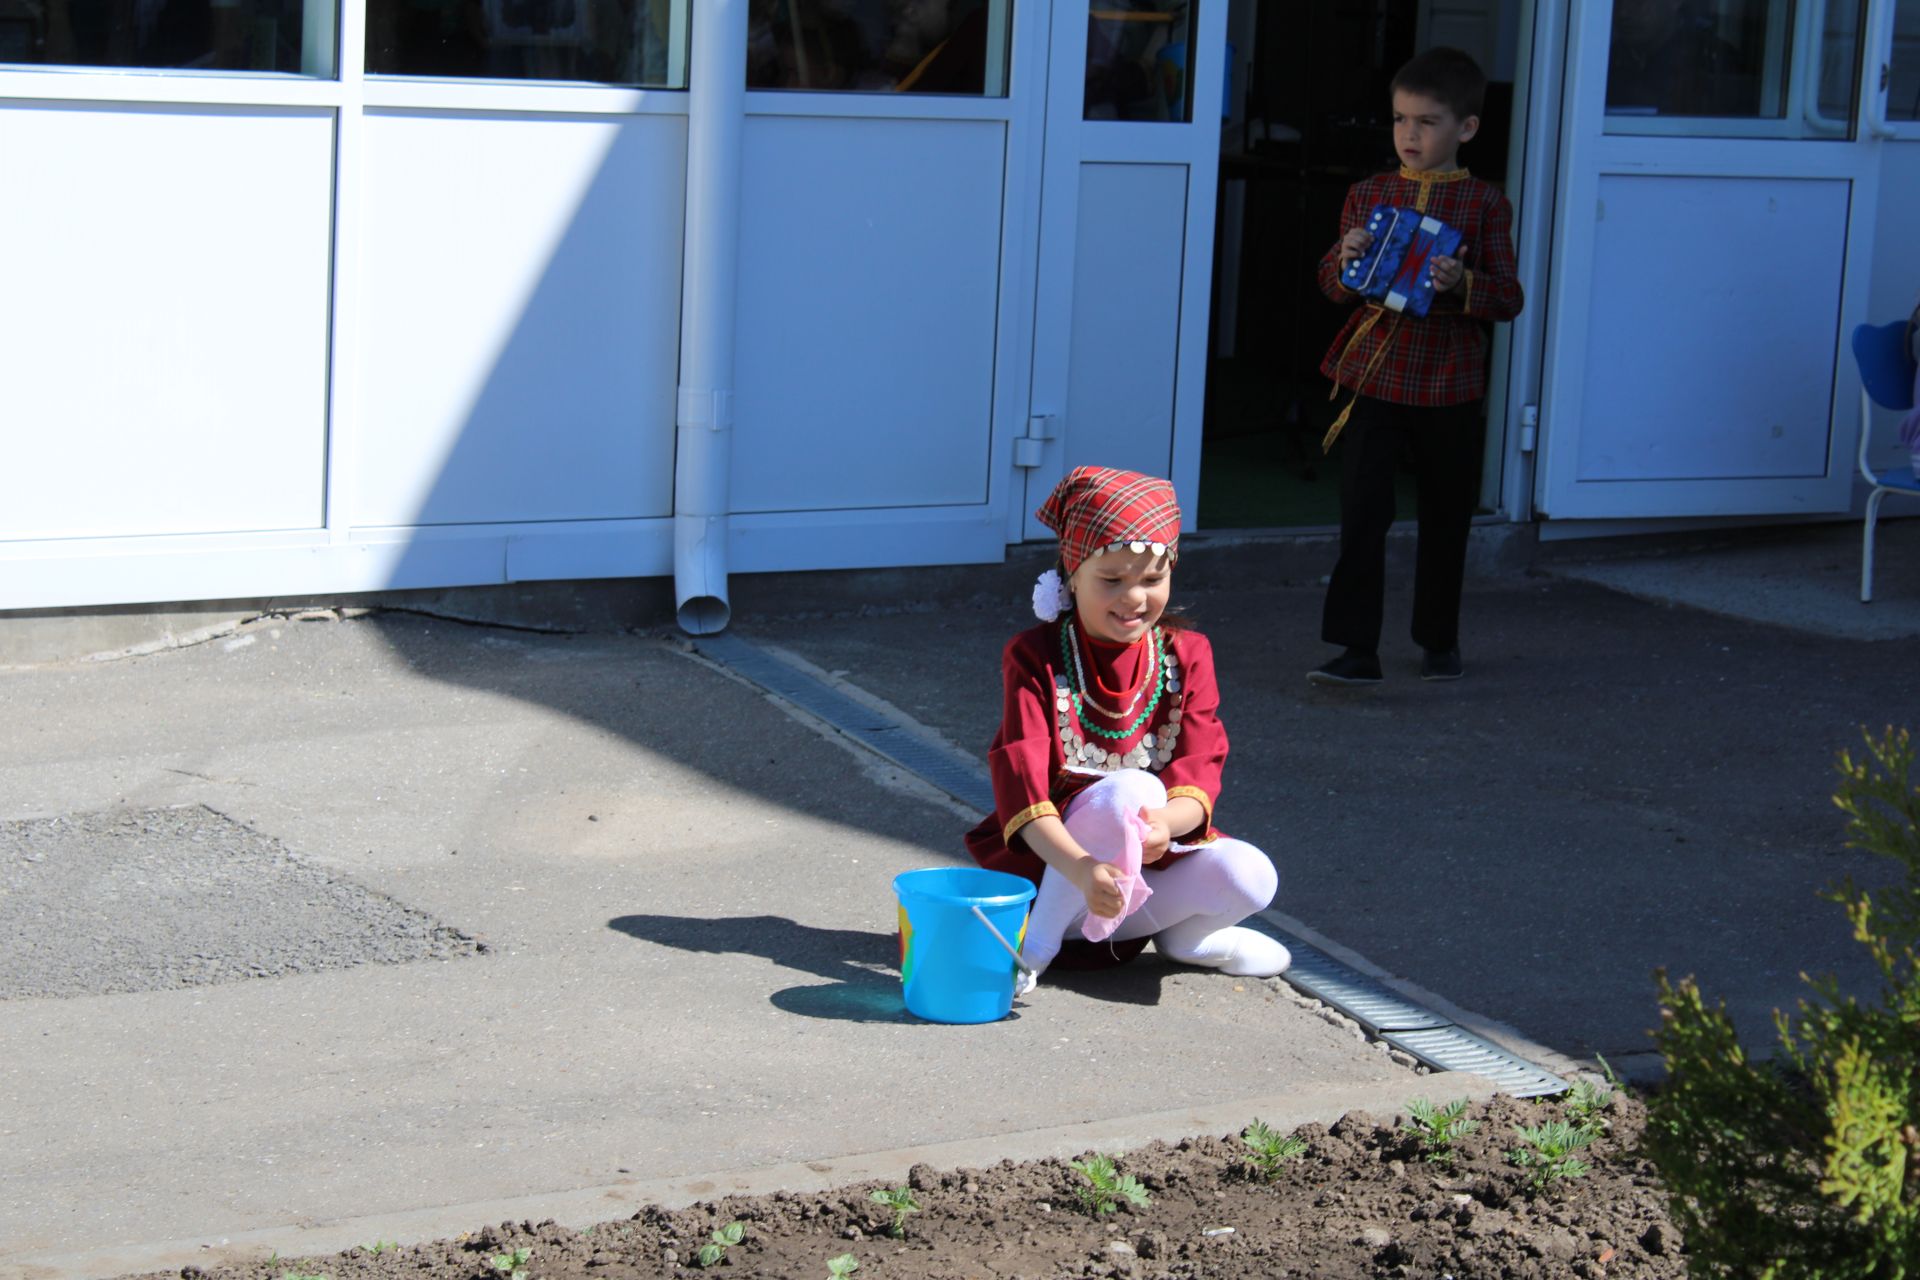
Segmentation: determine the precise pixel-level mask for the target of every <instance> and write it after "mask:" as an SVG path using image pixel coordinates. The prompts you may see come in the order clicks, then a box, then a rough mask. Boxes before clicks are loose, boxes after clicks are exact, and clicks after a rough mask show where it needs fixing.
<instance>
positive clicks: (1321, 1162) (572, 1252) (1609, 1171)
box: [142, 1077, 1686, 1280]
mask: <svg viewBox="0 0 1920 1280" xmlns="http://www.w3.org/2000/svg"><path fill="white" fill-rule="evenodd" d="M1443 1080H1444V1077H1435V1078H1434V1080H1433V1081H1432V1083H1434V1084H1436V1085H1438V1084H1440V1083H1441V1081H1443ZM1602 1114H1603V1118H1604V1119H1605V1120H1606V1122H1607V1131H1606V1132H1605V1134H1604V1135H1603V1136H1601V1137H1600V1138H1599V1139H1598V1140H1597V1141H1595V1142H1594V1144H1593V1145H1592V1146H1590V1147H1588V1148H1586V1149H1585V1150H1583V1151H1581V1152H1579V1156H1580V1157H1581V1158H1582V1159H1583V1160H1584V1161H1585V1162H1586V1163H1588V1164H1589V1165H1591V1170H1590V1171H1589V1172H1588V1173H1586V1174H1585V1175H1584V1176H1575V1177H1566V1178H1562V1179H1559V1180H1555V1181H1552V1182H1549V1183H1547V1184H1546V1185H1545V1186H1543V1187H1535V1186H1534V1185H1532V1184H1531V1180H1530V1176H1529V1175H1530V1171H1529V1170H1528V1169H1525V1168H1522V1167H1519V1166H1517V1165H1515V1164H1514V1163H1512V1162H1511V1160H1510V1158H1509V1153H1510V1152H1511V1151H1513V1150H1514V1149H1515V1148H1518V1147H1520V1146H1522V1145H1523V1144H1522V1143H1521V1141H1520V1139H1519V1138H1518V1136H1517V1135H1516V1128H1517V1127H1518V1126H1522V1125H1529V1126H1538V1125H1540V1124H1542V1123H1543V1122H1547V1121H1552V1120H1557V1119H1561V1118H1563V1107H1562V1106H1561V1104H1559V1103H1555V1102H1539V1103H1530V1102H1522V1101H1518V1100H1515V1099H1512V1098H1504V1097H1503V1098H1495V1099H1493V1100H1491V1101H1490V1102H1486V1103H1482V1104H1476V1105H1475V1106H1473V1107H1471V1108H1470V1109H1469V1110H1468V1111H1467V1114H1466V1119H1468V1120H1471V1121H1475V1122H1477V1124H1476V1125H1475V1126H1474V1127H1473V1128H1472V1130H1471V1132H1468V1133H1465V1134H1463V1135H1462V1136H1460V1137H1459V1138H1457V1139H1455V1140H1454V1141H1453V1143H1452V1144H1451V1148H1450V1152H1449V1153H1446V1154H1450V1157H1451V1158H1450V1159H1442V1160H1438V1161H1435V1160H1429V1159H1428V1158H1426V1157H1427V1155H1428V1154H1429V1152H1428V1151H1427V1150H1426V1149H1424V1148H1423V1147H1422V1144H1421V1143H1420V1141H1419V1139H1418V1138H1417V1137H1416V1135H1415V1134H1414V1133H1412V1132H1411V1131H1409V1130H1408V1129H1407V1128H1406V1127H1405V1125H1406V1122H1407V1117H1404V1116H1402V1117H1394V1118H1392V1119H1382V1118H1376V1117H1372V1116H1369V1115H1366V1114H1365V1113H1361V1112H1354V1113H1351V1114H1349V1115H1347V1116H1345V1117H1343V1118H1342V1119H1341V1120H1340V1121H1339V1122H1338V1123H1336V1124H1334V1125H1333V1126H1332V1127H1330V1128H1329V1127H1325V1126H1321V1125H1305V1126H1303V1127H1301V1128H1300V1129H1298V1130H1296V1131H1295V1134H1294V1136H1295V1137H1296V1138H1298V1139H1299V1140H1300V1141H1301V1142H1302V1143H1304V1147H1303V1148H1302V1149H1300V1150H1299V1152H1298V1154H1295V1155H1292V1156H1291V1157H1290V1158H1287V1159H1284V1160H1282V1161H1280V1162H1279V1163H1278V1165H1277V1167H1276V1172H1275V1175H1274V1177H1273V1178H1272V1179H1271V1180H1270V1181H1269V1180H1268V1179H1267V1178H1266V1176H1265V1175H1264V1174H1263V1173H1262V1172H1261V1170H1260V1169H1259V1168H1258V1167H1257V1166H1256V1164H1255V1162H1254V1161H1253V1159H1252V1149H1251V1148H1250V1147H1249V1146H1248V1144H1247V1143H1246V1142H1244V1141H1242V1140H1241V1138H1240V1137H1239V1136H1238V1135H1229V1136H1226V1137H1197V1138H1189V1139H1185V1140H1182V1141H1180V1142H1178V1143H1173V1144H1166V1143H1159V1144H1155V1145H1153V1146H1149V1147H1146V1148H1143V1149H1141V1150H1138V1151H1132V1152H1127V1153H1124V1154H1116V1155H1115V1163H1116V1164H1117V1166H1118V1172H1119V1173H1120V1174H1121V1175H1124V1176H1130V1177H1132V1178H1133V1179H1136V1180H1137V1182H1138V1184H1139V1186H1140V1188H1141V1189H1143V1190H1144V1192H1145V1197H1146V1198H1147V1199H1148V1201H1149V1203H1147V1204H1145V1205H1144V1206H1139V1205H1135V1204H1132V1203H1131V1202H1129V1201H1128V1200H1127V1199H1126V1198H1125V1197H1124V1196H1123V1197H1120V1198H1119V1200H1118V1205H1117V1207H1116V1208H1115V1209H1114V1210H1113V1211H1112V1212H1110V1213H1104V1214H1103V1213H1096V1212H1094V1211H1092V1210H1091V1209H1089V1208H1087V1207H1085V1206H1084V1205H1083V1204H1082V1202H1081V1196H1080V1194H1079V1192H1080V1189H1082V1188H1086V1187H1087V1186H1088V1185H1089V1184H1088V1179H1087V1178H1086V1177H1085V1176H1084V1175H1083V1174H1082V1173H1081V1172H1079V1171H1078V1170H1076V1169H1075V1168H1073V1167H1072V1162H1068V1161H1061V1160H1040V1161H1030V1162H1025V1163H1015V1162H1013V1161H1002V1162H1001V1163H1000V1164H998V1165H995V1166H993V1167H991V1168H986V1169H956V1170H950V1171H944V1172H943V1171H937V1170H935V1169H933V1168H931V1167H929V1166H926V1165H919V1166H915V1168H914V1169H913V1170H912V1172H911V1174H910V1176H909V1178H908V1182H907V1186H908V1188H909V1189H910V1191H911V1193H912V1199H913V1202H914V1203H915V1204H917V1206H918V1210H917V1211H914V1212H909V1213H907V1214H905V1215H904V1221H903V1224H902V1227H901V1233H900V1234H899V1235H898V1236H897V1237H896V1236H895V1235H894V1234H893V1226H894V1222H895V1216H896V1215H895V1214H894V1213H893V1212H892V1211H891V1210H890V1209H889V1208H888V1206H887V1205H885V1204H882V1203H879V1202H877V1201H876V1199H875V1198H874V1195H873V1193H874V1192H876V1191H881V1192H888V1191H892V1190H894V1188H890V1187H885V1186H882V1185H881V1184H878V1183H862V1184H857V1185H852V1186H847V1187H842V1188H838V1189H836V1190H834V1191H830V1192H825V1193H793V1192H779V1193H775V1194H772V1195H765V1196H756V1197H751V1198H729V1199H725V1200H720V1201H715V1202H703V1203H700V1204H695V1205H692V1206H689V1207H687V1208H684V1209H678V1210H667V1209H661V1208H658V1207H654V1206H649V1207H648V1208H646V1209H643V1210H641V1211H640V1212H639V1213H637V1214H635V1215H634V1216H633V1217H632V1218H630V1219H626V1220H622V1221H616V1222H608V1223H601V1224H598V1225H596V1226H593V1227H590V1228H585V1229H580V1230H574V1229H571V1228H567V1227H562V1226H560V1225H558V1224H556V1223H553V1222H543V1223H532V1222H521V1223H510V1222H509V1223H501V1224H499V1225H498V1226H494V1227H487V1228H484V1229H482V1230H478V1231H475V1232H473V1233H471V1234H469V1235H467V1236H463V1237H461V1238H458V1239H454V1240H441V1241H435V1242H432V1243H429V1244H422V1245H411V1246H405V1247H394V1246H388V1245H383V1244H381V1243H380V1242H369V1245H368V1246H367V1247H365V1248H360V1249H354V1250H350V1251H348V1252H346V1253H342V1254H336V1255H332V1256H328V1257H315V1258H300V1259H274V1260H272V1261H271V1262H263V1263H257V1264H252V1265H245V1266H235V1267H220V1268H206V1269H202V1268H198V1267H188V1268H186V1269H185V1270H183V1271H181V1272H179V1273H178V1275H179V1276H180V1277H181V1278H182V1280H287V1278H288V1277H292V1278H294V1280H313V1278H314V1277H322V1276H324V1277H326V1278H327V1280H665V1278H667V1277H672V1278H674V1280H686V1278H688V1277H693V1276H700V1275H712V1276H716V1277H733V1278H736V1280H761V1278H765V1280H814V1278H816V1277H819V1278H827V1277H832V1276H834V1275H843V1276H845V1275H851V1276H853V1277H854V1278H855V1280H882V1278H888V1277H892V1278H911V1280H1014V1278H1015V1277H1021V1278H1024V1280H1068V1278H1073V1280H1087V1278H1095V1277H1099V1278H1112V1280H1199V1278H1202V1277H1204V1278H1206V1280H1240V1278H1242V1277H1249V1278H1250V1277H1260V1278H1262V1280H1265V1278H1267V1277H1277V1276H1297V1277H1315V1278H1317V1280H1348V1278H1349V1277H1352V1278H1360V1277H1401V1276H1406V1277H1422V1278H1423V1280H1440V1278H1441V1277H1453V1280H1478V1278H1485V1280H1505V1278H1508V1277H1511V1278H1513V1280H1521V1278H1523V1277H1565V1276H1578V1277H1588V1278H1597V1277H1604V1276H1621V1277H1627V1276H1630V1277H1635V1280H1664V1278H1666V1277H1681V1276H1684V1275H1685V1274H1686V1263H1685V1258H1684V1257H1683V1255H1682V1242H1681V1239H1680V1236H1679V1233H1678V1232H1677V1231H1676V1230H1675V1228H1674V1226H1673V1224H1672V1222H1671V1221H1670V1219H1669V1218H1668V1216H1667V1208H1666V1196H1665V1193H1664V1192H1663V1191H1662V1189H1661V1187H1660V1185H1659V1182H1658V1180H1657V1177H1656V1175H1655V1173H1654V1170H1653V1167H1652V1166H1651V1165H1650V1164H1649V1163H1647V1162H1646V1161H1645V1160H1644V1159H1642V1158H1641V1157H1640V1156H1638V1155H1637V1154H1635V1151H1636V1147H1637V1145H1638V1139H1639V1136H1640V1133H1641V1131H1642V1128H1643V1126H1644V1122H1645V1112H1644V1110H1643V1109H1642V1107H1641V1106H1640V1105H1639V1104H1638V1103H1637V1102H1634V1101H1632V1100H1631V1099H1629V1098H1626V1097H1624V1096H1616V1097H1615V1098H1614V1100H1613V1101H1612V1103H1611V1104H1610V1106H1609V1107H1608V1108H1607V1109H1606V1110H1605V1112H1604V1113H1602ZM733 1224H738V1229H737V1230H736V1229H733ZM716 1233H719V1234H718V1235H717V1236H716ZM736 1239H737V1243H725V1244H724V1247H719V1248H715V1247H712V1246H715V1245H716V1244H717V1243H718V1242H724V1241H730V1240H736ZM703 1246H708V1248H707V1250H706V1256H705V1258H704V1259H703V1256H702V1248H703ZM849 1259H850V1260H851V1262H852V1263H853V1264H855V1265H854V1266H853V1267H852V1268H850V1267H849ZM703 1261H704V1262H705V1263H706V1265H702V1264H703ZM172 1274H173V1273H165V1280H171V1276H172ZM142 1280H163V1277H162V1276H161V1275H155V1276H153V1277H151V1278H142Z"/></svg>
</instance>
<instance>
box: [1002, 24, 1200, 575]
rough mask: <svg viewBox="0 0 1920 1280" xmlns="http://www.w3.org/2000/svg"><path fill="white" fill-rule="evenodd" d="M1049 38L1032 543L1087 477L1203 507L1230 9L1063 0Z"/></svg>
mask: <svg viewBox="0 0 1920 1280" xmlns="http://www.w3.org/2000/svg"><path fill="white" fill-rule="evenodd" d="M1052 28H1053V29H1052V40H1051V47H1050V52H1049V70H1050V74H1049V77H1048V94H1047V119H1046V143H1045V147H1046V150H1045V156H1044V159H1043V161H1042V178H1041V223H1040V240H1039V246H1040V247H1039V258H1038V261H1037V264H1036V272H1035V303H1034V330H1033V332H1034V340H1033V371H1032V380H1031V388H1030V394H1029V418H1028V421H1027V429H1026V432H1025V435H1024V436H1023V437H1022V438H1020V439H1017V440H1016V441H1015V442H1014V459H1013V460H1014V465H1015V467H1016V469H1017V473H1018V474H1020V475H1023V476H1024V477H1025V492H1026V501H1025V502H1024V504H1023V509H1022V511H1021V513H1020V514H1019V517H1018V524H1017V528H1016V529H1015V530H1014V533H1015V536H1016V537H1020V538H1045V537H1049V536H1051V535H1050V533H1049V531H1048V530H1047V529H1045V528H1044V527H1043V526H1041V525H1040V524H1039V523H1038V522H1037V521H1036V520H1034V518H1033V516H1032V512H1033V510H1034V508H1036V507H1038V506H1039V505H1040V503H1041V502H1042V501H1043V500H1044V499H1045V498H1046V495H1047V494H1048V492H1049V491H1050V490H1051V489H1052V488H1053V486H1054V484H1055V483H1057V482H1058V480H1059V479H1060V477H1061V476H1062V475H1064V474H1065V473H1066V471H1067V470H1068V468H1070V467H1074V466H1078V465H1081V464H1083V463H1091V464H1097V465H1101V466H1113V467H1124V468H1128V469H1130V470H1135V471H1144V472H1148V473H1150V474H1153V475H1159V476H1166V477H1168V478H1170V479H1172V480H1173V482H1174V484H1175V486H1176V487H1178V489H1179V490H1180V493H1181V496H1182V501H1183V505H1185V506H1186V507H1187V508H1188V509H1189V510H1194V509H1196V507H1197V501H1196V500H1197V497H1198V485H1199V472H1200V417H1201V409H1202V400H1203V395H1202V393H1203V391H1204V389H1205V386H1204V384H1205V373H1204V370H1205V361H1206V340H1207V304H1208V297H1209V290H1210V288H1211V279H1210V276H1211V271H1210V263H1211V260H1212V253H1213V204H1214V186H1215V175H1216V173H1217V172H1218V169H1219V161H1220V118H1219V112H1218V106H1219V104H1220V102H1221V100H1222V97H1223V88H1222V77H1223V76H1224V75H1225V65H1226V59H1225V42H1226V3H1225V0H1088V3H1087V5H1086V7H1084V8H1081V7H1078V6H1077V5H1076V4H1075V3H1071V2H1069V3H1058V4H1055V5H1053V6H1052ZM1207 105H1211V106H1212V108H1213V109H1212V110H1208V109H1206V107H1207ZM1017 491H1018V489H1017V488H1016V492H1017Z"/></svg>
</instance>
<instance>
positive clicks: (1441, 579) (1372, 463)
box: [1307, 48, 1523, 685]
mask: <svg viewBox="0 0 1920 1280" xmlns="http://www.w3.org/2000/svg"><path fill="white" fill-rule="evenodd" d="M1486 87H1487V78H1486V76H1485V75H1484V74H1483V73H1482V72H1481V70H1480V68H1479V66H1478V65H1477V64H1476V63H1475V62H1474V60H1473V59H1472V58H1471V57H1470V56H1468V55H1467V54H1465V53H1462V52H1461V51H1460V50H1458V49H1446V48H1435V49H1429V50H1427V51H1426V52H1425V53H1423V54H1420V55H1419V56H1418V57H1415V58H1414V59H1413V60H1412V61H1411V62H1409V63H1407V65H1406V66H1404V67H1402V68H1400V71H1399V74H1397V75H1395V76H1394V78H1393V142H1394V149H1395V150H1396V151H1398V152H1399V155H1400V168H1399V171H1398V172H1397V173H1385V174H1380V175H1379V176H1377V177H1372V178H1368V179H1366V180H1365V181H1363V182H1357V183H1355V184H1354V185H1353V186H1352V187H1351V188H1349V189H1348V191H1347V202H1346V207H1345V209H1344V210H1343V211H1342V213H1341V215H1340V225H1341V226H1342V228H1344V229H1345V231H1344V234H1343V235H1342V236H1341V237H1340V240H1339V242H1338V243H1336V244H1335V245H1334V246H1333V247H1332V248H1331V249H1329V250H1327V252H1326V255H1325V256H1324V257H1322V258H1321V259H1320V288H1321V291H1322V292H1324V293H1325V294H1326V295H1327V296H1328V297H1329V298H1332V299H1333V300H1334V301H1335V302H1337V303H1340V304H1341V305H1343V306H1349V307H1353V314H1352V315H1350V316H1349V317H1348V318H1347V323H1346V324H1345V325H1344V326H1343V327H1342V328H1341V330H1340V334H1339V336H1338V337H1337V338H1335V339H1334V342H1333V346H1332V347H1331V348H1330V349H1329V350H1328V352H1327V356H1326V359H1325V360H1323V361H1321V364H1320V371H1321V372H1322V373H1324V374H1326V375H1327V376H1328V377H1329V378H1332V379H1333V381H1334V383H1335V384H1336V385H1335V387H1334V395H1335V396H1340V395H1341V394H1342V390H1343V389H1344V390H1345V391H1346V392H1348V393H1351V399H1350V400H1349V402H1348V404H1347V406H1346V408H1344V409H1343V410H1341V413H1340V416H1339V417H1338V418H1336V419H1335V420H1334V423H1333V427H1332V429H1330V430H1329V431H1328V432H1327V437H1326V440H1325V442H1324V447H1326V448H1331V447H1332V445H1333V441H1334V439H1335V438H1336V437H1337V436H1339V435H1340V434H1341V432H1342V430H1343V429H1344V431H1345V433H1346V437H1347V445H1346V448H1345V450H1343V456H1342V458H1341V464H1340V559H1339V561H1338V563H1337V564H1335V566H1334V570H1333V578H1332V581H1331V582H1330V584H1329V585H1328V587H1327V601H1326V608H1325V611H1324V613H1323V614H1322V617H1321V623H1320V638H1321V639H1323V640H1325V641H1327V642H1328V643H1330V644H1337V645H1340V646H1341V648H1342V652H1341V653H1340V655H1339V656H1338V657H1336V658H1334V659H1333V660H1332V661H1331V662H1328V663H1327V664H1326V665H1325V666H1322V667H1320V668H1318V669H1317V670H1314V671H1311V672H1309V673H1308V674H1307V679H1309V680H1311V681H1313V682H1315V683H1317V684H1341V685H1353V684H1377V683H1379V681H1380V679H1381V669H1380V613H1381V597H1382V595H1383V594H1384V592H1385V588H1386V551H1387V528H1388V526H1390V525H1391V524H1392V523H1393V516H1394V504H1393V477H1394V468H1395V465H1396V463H1397V461H1398V458H1399V455H1400V453H1401V451H1402V450H1403V449H1406V450H1410V451H1411V453H1412V456H1413V463H1414V474H1415V479H1416V480H1417V482H1418V492H1419V518H1420V528H1419V543H1418V552H1417V563H1416V568H1415V571H1414V586H1413V639H1414V642H1415V643H1416V644H1418V645H1419V646H1420V648H1421V649H1422V651H1423V657H1422V658H1421V662H1420V675H1421V678H1422V679H1426V680H1455V679H1458V678H1459V677H1460V675H1461V672H1462V667H1461V663H1460V583H1461V579H1462V577H1463V576H1464V574H1465V570H1466V559H1467V529H1468V526H1469V524H1470V523H1471V521H1472V518H1473V501H1474V494H1475V490H1476V489H1477V487H1478V485H1479V478H1480V450H1479V448H1478V444H1479V436H1480V422H1481V401H1482V400H1483V399H1484V398H1485V396H1486V392H1487V334H1486V322H1488V321H1492V320H1511V319H1513V317H1515V316H1516V315H1518V314H1520V307H1521V304H1522V301H1523V298H1522V295H1521V291H1520V282H1519V280H1518V279H1516V278H1515V274H1514V261H1513V210H1512V208H1511V207H1510V206H1509V205H1508V204H1507V198H1506V197H1505V196H1504V195H1502V194H1501V193H1500V191H1499V189H1498V188H1496V187H1494V186H1493V185H1491V184H1490V183H1486V182H1482V181H1481V180H1480V179H1478V178H1475V177H1473V176H1471V175H1470V174H1468V173H1467V171H1466V170H1465V169H1462V168H1461V167H1460V164H1459V152H1460V144H1461V143H1463V142H1465V141H1467V139H1469V138H1471V137H1473V135H1474V134H1475V133H1476V132H1478V131H1479V128H1480V107H1481V102H1482V100H1483V98H1484V97H1485V95H1486ZM1377 204H1390V205H1399V206H1402V207H1404V208H1410V209H1416V210H1419V211H1420V212H1422V213H1426V214H1430V215H1432V216H1433V217H1435V218H1438V219H1440V221H1442V222H1445V223H1448V224H1449V225H1451V226H1453V227H1454V228H1456V229H1457V230H1458V231H1459V232H1460V234H1461V243H1460V251H1459V255H1458V256H1457V257H1451V258H1449V257H1437V258H1435V259H1434V260H1433V288H1434V299H1433V305H1432V308H1431V309H1430V310H1429V311H1428V312H1427V314H1426V315H1425V316H1415V315H1412V314H1410V313H1406V312H1393V311H1388V310H1386V309H1385V308H1383V307H1382V306H1380V304H1378V303H1376V302H1366V305H1364V306H1361V305H1357V304H1360V303H1362V302H1363V301H1365V300H1364V299H1362V298H1361V297H1360V295H1359V294H1356V293H1353V292H1351V291H1350V290H1348V289H1347V288H1346V286H1345V285H1343V284H1342V283H1341V282H1340V271H1341V268H1342V267H1344V266H1345V265H1346V264H1347V263H1348V262H1351V261H1352V260H1353V259H1355V258H1358V257H1359V256H1360V255H1361V254H1363V253H1365V252H1366V250H1367V246H1368V245H1370V244H1371V243H1372V242H1373V236H1372V234H1371V233H1370V232H1368V231H1367V230H1366V226H1365V223H1366V220H1367V215H1368V213H1369V212H1371V211H1372V209H1373V207H1374V206H1375V205H1377ZM1469 263H1471V264H1473V265H1471V266H1469V265H1468V264H1469Z"/></svg>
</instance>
